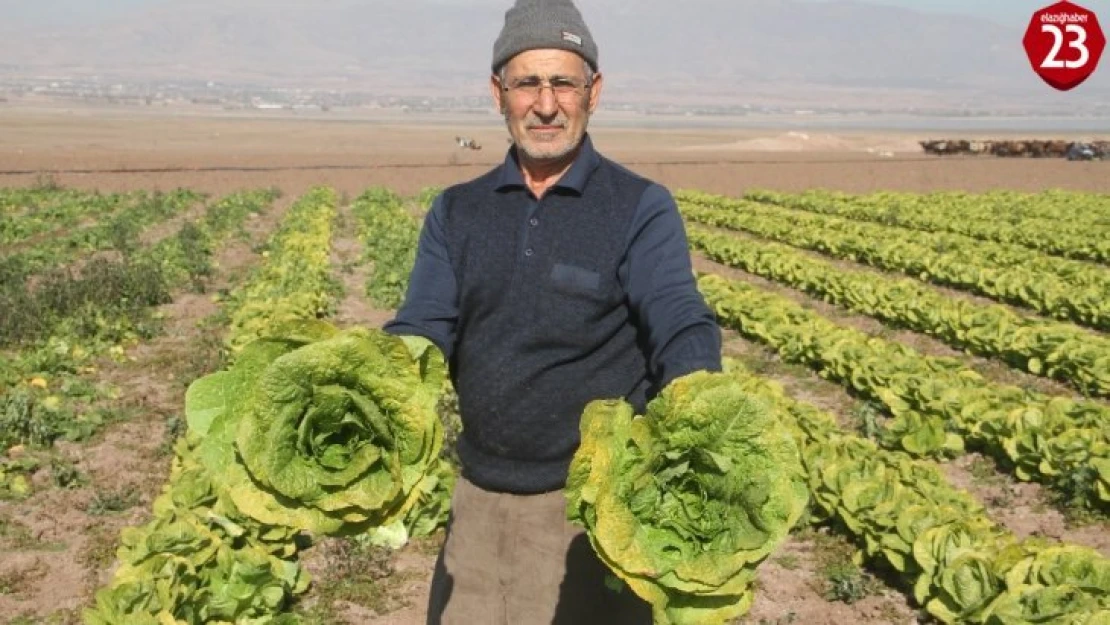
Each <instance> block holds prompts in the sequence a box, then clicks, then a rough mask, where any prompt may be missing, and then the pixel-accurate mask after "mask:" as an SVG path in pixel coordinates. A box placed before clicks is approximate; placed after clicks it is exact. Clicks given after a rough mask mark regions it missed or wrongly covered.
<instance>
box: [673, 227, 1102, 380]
mask: <svg viewBox="0 0 1110 625" xmlns="http://www.w3.org/2000/svg"><path fill="white" fill-rule="evenodd" d="M688 232H689V239H690V244H691V246H692V247H693V248H694V249H696V250H698V251H699V252H702V253H703V254H705V255H706V256H707V257H708V258H710V259H712V260H714V261H717V262H719V263H722V264H724V265H728V266H730V267H734V268H737V269H742V270H744V271H746V272H748V273H751V274H755V275H757V276H760V277H763V278H766V279H768V280H771V281H774V282H778V283H781V284H785V285H787V286H790V287H792V288H795V289H798V290H801V291H804V292H806V293H808V294H810V295H812V296H814V297H817V298H819V299H822V300H824V301H826V302H829V303H830V304H835V305H837V306H840V307H842V308H845V309H847V310H850V311H852V312H855V313H860V314H864V315H868V316H871V317H874V318H876V319H879V320H881V321H883V322H886V323H889V324H891V325H892V326H894V327H900V328H907V329H909V330H913V331H915V332H920V333H922V334H926V335H928V336H931V337H933V338H936V339H939V340H940V341H943V342H944V343H947V344H948V345H951V346H952V347H955V348H956V349H961V350H966V351H968V352H970V353H973V354H976V355H979V356H984V357H989V358H995V359H998V360H1001V361H1003V362H1005V363H1006V364H1008V365H1010V366H1011V367H1014V368H1016V369H1020V370H1022V371H1026V372H1028V373H1032V374H1034V375H1038V376H1043V377H1046V378H1051V379H1053V380H1057V381H1059V382H1063V383H1065V384H1068V385H1070V386H1072V387H1074V388H1075V389H1076V390H1078V391H1080V392H1081V393H1084V394H1085V395H1088V396H1095V397H1110V337H1107V336H1106V335H1105V334H1101V333H1099V332H1096V331H1093V330H1088V329H1085V328H1082V327H1080V326H1076V325H1074V324H1070V323H1063V322H1056V321H1051V320H1046V319H1043V318H1039V317H1036V316H1033V315H1019V314H1017V313H1015V312H1014V311H1013V310H1012V309H1010V308H1008V307H1006V306H1002V305H996V304H982V303H978V302H976V301H974V300H971V299H966V298H953V297H951V296H949V295H946V294H944V293H941V292H940V291H938V290H937V289H935V288H932V287H930V286H929V285H926V284H923V283H921V282H918V281H917V280H912V279H910V278H897V277H893V276H889V275H887V274H883V273H880V272H876V271H868V270H865V269H862V268H860V269H857V268H848V267H843V266H837V265H836V264H834V263H832V262H829V261H826V260H822V259H820V258H818V257H816V256H814V255H812V254H807V253H805V252H802V251H800V250H798V249H796V248H792V247H789V246H786V245H782V244H778V243H771V242H767V241H761V240H759V239H756V238H753V237H750V236H745V235H742V234H740V233H736V232H721V231H714V230H712V229H710V228H706V227H703V226H699V225H697V224H691V225H690V226H689V231H688Z"/></svg>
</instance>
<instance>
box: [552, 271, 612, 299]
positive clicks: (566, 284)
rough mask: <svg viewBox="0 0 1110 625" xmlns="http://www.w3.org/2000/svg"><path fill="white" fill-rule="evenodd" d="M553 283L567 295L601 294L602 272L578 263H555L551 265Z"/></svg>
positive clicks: (586, 295)
mask: <svg viewBox="0 0 1110 625" xmlns="http://www.w3.org/2000/svg"><path fill="white" fill-rule="evenodd" d="M551 285H552V287H553V288H554V289H555V290H556V291H558V292H560V293H564V294H566V295H582V296H585V297H590V296H599V295H600V293H599V291H600V288H601V274H600V273H598V272H596V271H591V270H589V269H584V268H582V267H578V266H576V265H568V264H565V263H555V264H554V265H553V266H552V267H551Z"/></svg>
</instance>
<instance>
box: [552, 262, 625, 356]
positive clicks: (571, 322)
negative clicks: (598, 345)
mask: <svg viewBox="0 0 1110 625" xmlns="http://www.w3.org/2000/svg"><path fill="white" fill-rule="evenodd" d="M607 282H608V281H607V280H604V279H603V277H602V275H601V274H600V273H599V272H597V271H594V270H592V269H587V268H585V267H582V266H579V265H571V264H568V263H555V264H554V265H553V266H552V268H551V271H550V273H549V274H548V279H547V288H545V289H544V290H543V295H542V296H541V297H538V298H537V301H536V306H537V307H538V309H537V311H536V313H537V318H540V319H543V320H544V325H545V326H546V327H547V328H548V330H549V331H550V332H553V333H555V334H556V335H558V336H559V340H563V341H565V340H573V342H578V341H579V340H580V339H581V337H580V335H581V333H582V331H583V330H584V329H586V328H596V327H597V323H598V322H599V321H600V320H601V319H603V318H604V317H605V316H606V315H607V314H608V313H609V312H610V311H611V309H612V307H613V304H612V303H611V302H610V301H609V298H610V296H612V295H613V294H612V293H611V292H610V290H611V289H610V287H611V285H609V284H608V283H607Z"/></svg>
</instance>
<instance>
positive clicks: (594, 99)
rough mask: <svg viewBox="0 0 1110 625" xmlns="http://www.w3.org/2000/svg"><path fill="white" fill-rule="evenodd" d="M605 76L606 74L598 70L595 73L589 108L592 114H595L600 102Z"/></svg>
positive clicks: (591, 86) (591, 85)
mask: <svg viewBox="0 0 1110 625" xmlns="http://www.w3.org/2000/svg"><path fill="white" fill-rule="evenodd" d="M603 78H604V76H602V75H601V72H598V73H597V74H595V75H594V81H593V83H592V84H590V102H589V107H590V108H589V110H590V114H591V115H593V112H594V109H596V108H597V105H598V102H599V101H600V100H601V87H602V84H601V83H602V82H603V80H602V79H603Z"/></svg>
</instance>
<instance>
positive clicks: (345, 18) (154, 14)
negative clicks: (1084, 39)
mask: <svg viewBox="0 0 1110 625" xmlns="http://www.w3.org/2000/svg"><path fill="white" fill-rule="evenodd" d="M3 1H11V0H3ZM508 6H509V0H505V1H504V2H493V1H490V0H477V1H463V0H420V1H417V0H410V1H408V2H396V1H393V0H389V1H385V0H369V1H367V0H363V1H354V0H328V1H327V2H319V1H318V0H277V1H268V2H263V1H260V0H224V1H214V0H181V1H179V2H178V1H175V2H166V3H164V4H162V5H160V6H156V7H153V8H148V9H144V10H137V11H136V12H134V13H131V14H129V15H126V16H123V17H117V18H113V19H110V20H108V21H106V22H101V23H98V24H97V25H96V26H95V27H91V28H90V27H87V26H82V25H71V26H65V27H51V28H44V27H26V28H19V27H18V26H17V25H14V24H13V23H12V22H10V21H9V22H8V24H7V27H8V30H7V32H6V33H4V36H3V37H2V38H0V75H2V74H3V73H16V72H18V73H20V74H26V73H28V72H47V71H68V72H82V73H86V74H87V73H92V72H96V73H99V74H100V75H109V76H128V77H140V76H141V77H149V78H162V79H165V78H191V79H204V80H222V81H232V80H234V81H240V82H256V83H262V84H274V85H278V84H282V85H294V84H296V85H303V86H318V87H322V86H332V87H336V88H343V89H363V90H365V89H378V90H385V91H391V92H394V93H404V92H405V90H406V89H407V90H409V92H414V91H418V92H424V93H439V94H443V95H450V94H452V93H460V92H461V93H464V94H466V95H482V94H483V93H484V91H483V88H484V87H483V81H484V78H485V75H486V73H487V71H488V64H489V58H490V54H491V48H492V43H493V40H494V38H495V37H496V35H497V32H498V30H499V29H500V26H501V22H502V17H503V13H504V10H505V8H507V7H508ZM579 6H580V7H582V11H583V13H584V14H585V15H586V18H587V20H588V22H589V24H590V26H591V29H592V30H593V33H594V35H595V37H596V39H597V40H598V41H599V47H600V56H601V64H602V69H603V71H605V72H606V73H607V74H608V75H609V77H610V85H611V87H610V89H611V90H610V95H611V96H612V97H617V98H619V97H621V96H625V97H631V96H632V95H633V94H634V95H636V96H641V97H658V98H670V99H676V100H679V99H691V100H697V99H702V100H704V99H713V98H715V97H716V98H736V97H737V96H740V95H744V94H754V93H763V94H772V93H778V94H792V95H791V97H797V98H804V96H805V95H806V94H817V93H826V92H827V93H837V94H840V95H842V96H843V97H846V98H851V99H853V100H854V101H859V102H866V101H867V100H868V98H879V97H883V98H886V97H888V96H891V97H899V96H898V94H902V96H900V97H910V96H915V95H916V96H928V95H930V94H931V95H932V96H936V95H943V96H944V97H946V98H956V99H960V98H963V99H964V100H966V101H968V102H975V101H977V100H976V99H977V98H979V99H992V100H993V99H1007V98H1015V97H1023V96H1025V95H1030V94H1032V95H1031V97H1035V98H1041V99H1051V98H1052V97H1054V96H1056V95H1058V94H1055V93H1054V92H1052V91H1051V90H1049V89H1048V88H1047V87H1045V86H1044V85H1043V84H1042V83H1041V82H1040V81H1039V79H1038V78H1037V77H1036V76H1035V75H1034V74H1033V73H1032V71H1031V70H1030V68H1029V64H1028V61H1027V60H1026V59H1025V56H1024V53H1023V52H1022V48H1021V37H1022V34H1023V33H1022V32H1020V31H1015V29H1013V28H1012V27H1004V26H1001V25H998V24H995V23H993V22H990V21H987V20H984V19H979V18H973V17H963V16H947V15H938V14H934V13H920V12H915V11H912V10H908V9H902V8H896V7H890V6H880V5H873V4H867V3H864V2H858V1H846V0H837V1H832V2H823V3H806V2H800V1H798V0H776V1H773V2H768V1H766V0H686V1H685V2H674V1H673V0H592V1H588V0H582V1H580V2H579ZM1107 72H1110V69H1104V70H1103V71H1102V75H1101V76H1100V75H1099V74H1096V75H1095V76H1094V77H1092V79H1091V80H1090V81H1088V84H1086V85H1084V86H1083V87H1082V88H1081V90H1082V91H1083V92H1084V93H1083V94H1082V95H1077V94H1078V91H1077V92H1075V93H1073V94H1068V95H1069V97H1076V98H1079V97H1083V98H1091V97H1095V96H1097V97H1100V98H1105V97H1107V96H1110V80H1108V79H1107V78H1106V77H1105V75H1106V73H1107ZM910 99H912V97H910Z"/></svg>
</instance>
